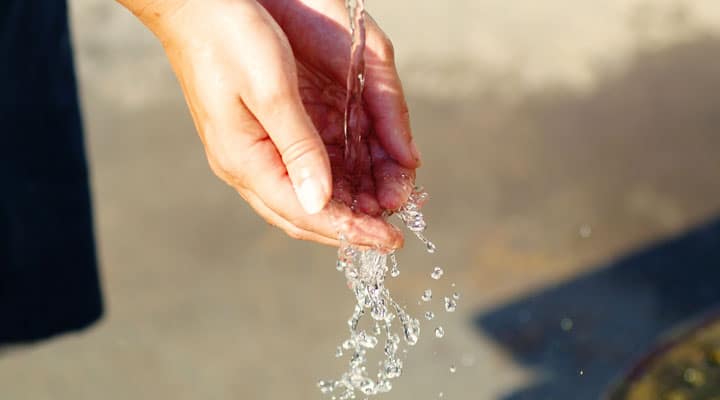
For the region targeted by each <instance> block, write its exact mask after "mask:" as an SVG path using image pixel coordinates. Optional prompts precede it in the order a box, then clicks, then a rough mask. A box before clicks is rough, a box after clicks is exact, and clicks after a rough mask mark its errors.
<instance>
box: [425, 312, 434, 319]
mask: <svg viewBox="0 0 720 400" xmlns="http://www.w3.org/2000/svg"><path fill="white" fill-rule="evenodd" d="M433 318H435V313H434V312H432V311H428V312H426V313H425V319H426V320H428V321H432V319H433Z"/></svg>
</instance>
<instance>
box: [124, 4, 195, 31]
mask: <svg viewBox="0 0 720 400" xmlns="http://www.w3.org/2000/svg"><path fill="white" fill-rule="evenodd" d="M116 1H117V2H118V3H120V4H121V5H123V6H124V7H125V8H127V9H128V10H129V11H130V12H132V13H133V14H134V15H135V16H136V17H137V18H138V19H139V20H140V22H142V23H143V25H145V26H146V27H147V28H148V29H150V31H152V32H153V33H154V34H155V35H156V36H160V33H161V32H162V30H163V29H162V27H163V26H164V25H166V22H167V21H168V20H169V19H171V18H172V17H173V15H175V14H176V13H177V12H178V11H179V10H180V9H181V8H183V7H184V6H185V5H186V4H187V3H188V2H189V0H116Z"/></svg>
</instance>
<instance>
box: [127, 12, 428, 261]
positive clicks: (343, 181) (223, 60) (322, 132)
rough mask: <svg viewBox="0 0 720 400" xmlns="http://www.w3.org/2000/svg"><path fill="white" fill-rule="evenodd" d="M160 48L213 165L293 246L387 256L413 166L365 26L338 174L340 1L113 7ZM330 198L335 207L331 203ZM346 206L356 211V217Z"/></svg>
mask: <svg viewBox="0 0 720 400" xmlns="http://www.w3.org/2000/svg"><path fill="white" fill-rule="evenodd" d="M120 3H122V4H123V5H124V6H125V7H127V8H128V9H129V10H130V11H132V12H133V13H134V14H135V15H136V16H137V17H138V18H139V19H140V20H141V21H142V22H143V23H144V24H145V25H146V26H147V27H148V28H149V29H150V30H151V31H152V32H153V33H154V34H155V35H156V36H157V37H158V39H159V40H160V41H161V43H162V44H163V46H164V48H165V51H166V53H167V56H168V58H169V60H170V63H171V65H172V67H173V70H174V71H175V74H176V76H177V78H178V81H179V82H180V85H181V86H182V89H183V92H184V94H185V99H186V101H187V104H188V108H189V109H190V112H191V114H192V117H193V120H194V122H195V126H196V128H197V131H198V134H199V136H200V138H201V140H202V142H203V144H204V146H205V152H206V155H207V158H208V162H209V164H210V167H211V168H212V170H213V171H214V172H215V174H216V175H217V176H218V177H220V179H222V180H223V181H225V182H226V183H227V184H229V185H230V186H232V187H233V188H235V189H236V190H237V191H238V193H240V195H241V196H242V197H243V198H244V199H245V200H246V201H247V202H248V203H249V204H250V206H252V207H253V208H254V209H255V211H256V212H257V213H258V214H260V215H261V216H262V217H263V218H264V219H265V220H266V221H267V222H269V223H270V224H272V225H275V226H277V227H279V228H281V229H283V230H284V231H285V232H286V233H287V234H288V235H290V236H291V237H293V238H298V239H304V240H311V241H315V242H319V243H324V244H329V245H335V246H337V245H338V244H339V242H338V233H339V232H343V234H344V235H345V238H346V239H347V240H348V241H350V242H351V243H354V244H357V245H361V246H372V247H380V248H386V249H392V248H398V247H400V246H402V242H403V237H402V234H401V233H400V232H399V230H397V229H395V228H394V227H393V226H392V225H390V224H389V223H387V222H385V221H384V219H383V218H381V217H380V215H381V213H383V212H384V211H386V210H395V209H397V208H398V207H400V206H401V205H402V203H404V201H405V200H406V199H407V197H408V195H409V194H410V191H411V190H412V187H413V181H414V178H415V169H416V168H418V167H419V165H420V156H419V153H418V151H417V148H416V147H415V145H414V144H413V141H412V136H411V131H410V124H409V117H408V109H407V105H406V103H405V98H404V95H403V92H402V86H401V84H400V79H399V77H398V74H397V70H396V68H395V63H394V55H393V48H392V45H391V43H390V41H389V40H388V39H387V37H386V36H385V35H384V33H383V32H382V31H381V30H380V28H379V27H378V26H377V24H376V23H375V22H374V21H373V20H372V19H371V18H369V19H368V21H367V49H366V56H365V57H366V76H365V92H364V95H363V102H364V109H363V110H362V111H361V113H360V116H359V118H358V119H357V121H355V126H356V127H357V128H358V129H361V130H362V132H363V138H364V140H363V142H362V143H361V144H360V146H359V147H360V152H359V153H360V154H361V157H360V162H359V163H358V164H357V167H356V168H355V169H354V170H353V171H346V169H345V162H344V150H343V147H344V133H343V115H344V108H345V96H346V90H345V85H346V74H347V70H348V67H349V48H350V30H349V26H348V25H349V23H348V21H347V20H348V17H347V10H346V9H345V5H344V1H343V0H260V1H256V0H154V1H151V0H120ZM331 199H332V200H331ZM350 205H354V206H355V210H356V211H355V212H353V211H351V208H350Z"/></svg>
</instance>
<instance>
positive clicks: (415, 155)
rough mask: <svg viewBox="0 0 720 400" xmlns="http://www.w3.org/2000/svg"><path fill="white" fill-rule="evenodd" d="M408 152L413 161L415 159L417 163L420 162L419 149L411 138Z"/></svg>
mask: <svg viewBox="0 0 720 400" xmlns="http://www.w3.org/2000/svg"><path fill="white" fill-rule="evenodd" d="M410 153H411V154H412V156H413V158H414V159H415V161H417V162H418V164H420V150H418V148H417V144H415V142H414V141H413V140H412V139H410Z"/></svg>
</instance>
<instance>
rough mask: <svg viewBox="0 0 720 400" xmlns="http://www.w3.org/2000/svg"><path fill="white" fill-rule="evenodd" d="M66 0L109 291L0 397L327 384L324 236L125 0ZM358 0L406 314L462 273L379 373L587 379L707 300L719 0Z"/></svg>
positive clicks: (468, 393) (458, 383) (417, 393)
mask: <svg viewBox="0 0 720 400" xmlns="http://www.w3.org/2000/svg"><path fill="white" fill-rule="evenodd" d="M70 5H71V9H72V25H73V31H74V37H75V52H76V57H77V59H76V61H77V67H78V74H79V79H80V86H81V93H82V102H83V111H84V119H85V125H86V128H87V137H88V148H89V155H90V162H91V168H92V172H93V182H92V185H93V192H94V201H95V211H96V226H97V231H98V240H99V247H100V257H101V264H102V277H103V284H104V290H105V296H106V300H107V313H106V315H105V317H104V319H103V320H102V322H101V323H100V324H99V325H97V326H95V327H94V328H92V329H90V330H88V331H85V332H82V333H80V334H76V335H68V336H63V337H59V338H56V339H54V340H52V341H49V342H45V343H42V344H39V345H35V346H27V347H19V348H15V349H10V351H6V352H4V353H2V354H0V395H1V396H0V397H2V398H3V399H13V400H23V399H31V400H35V399H55V400H64V399H68V400H69V399H73V400H77V399H107V400H114V399H123V400H125V399H148V398H160V399H174V400H185V399H188V400H189V399H280V398H298V399H312V398H318V399H319V398H321V395H320V394H319V392H318V390H317V388H316V386H315V384H316V382H317V380H318V379H321V378H332V377H335V376H336V375H337V374H339V373H340V372H341V371H342V368H343V362H341V361H338V360H336V359H335V358H334V352H335V347H336V346H337V344H339V342H340V341H341V340H342V339H343V338H344V336H345V334H346V322H345V321H346V319H347V318H348V317H349V315H350V312H351V310H352V305H353V297H352V295H351V293H350V292H349V291H348V290H347V289H346V287H345V283H344V279H343V277H342V275H341V274H340V273H338V272H336V271H335V268H334V263H335V255H334V250H333V249H332V248H326V247H321V246H319V245H315V244H310V243H301V242H296V241H292V240H291V239H289V238H287V237H285V236H284V234H283V233H281V232H280V231H277V230H275V229H272V228H270V227H269V226H268V225H267V224H265V223H264V222H263V221H262V220H261V219H260V218H259V217H258V216H256V215H255V214H254V213H253V212H252V211H251V210H250V209H249V207H248V206H246V205H245V204H244V203H243V202H242V201H241V199H240V198H239V197H238V196H237V195H236V193H234V191H233V190H232V189H230V188H229V187H227V186H225V185H224V184H223V183H221V182H220V181H219V180H218V179H216V178H215V177H214V176H213V175H212V173H211V172H210V170H209V168H208V166H207V163H206V161H205V158H204V154H203V151H202V148H201V145H200V141H199V140H198V139H197V137H196V135H195V132H194V127H193V125H192V121H191V120H190V117H189V115H188V112H187V110H186V108H185V105H184V102H183V99H182V94H181V92H180V89H179V88H178V86H177V84H176V82H175V79H174V77H173V75H172V73H171V71H170V69H169V66H168V63H167V61H166V60H165V56H164V54H163V52H162V49H161V48H160V46H159V44H158V43H157V42H156V40H155V38H154V37H153V36H152V35H151V34H149V33H148V32H147V31H146V30H145V29H144V28H143V27H142V26H141V25H140V24H139V23H138V22H137V21H136V20H135V19H134V17H132V16H131V15H129V14H128V13H127V12H126V11H125V10H124V9H122V8H121V7H120V6H118V5H116V4H115V3H114V2H112V1H107V0H71V1H70ZM367 7H368V9H369V11H370V13H371V14H373V16H374V17H375V18H376V19H377V20H378V21H379V23H380V25H381V26H382V27H383V28H384V29H385V30H386V32H387V33H388V34H389V36H390V37H391V38H392V39H393V41H394V43H395V47H396V52H397V59H398V64H399V68H400V71H401V76H402V77H403V81H404V84H405V87H406V92H407V96H408V100H409V102H410V108H411V116H412V121H413V128H414V134H415V136H416V138H417V141H418V143H419V145H420V148H421V150H422V151H423V156H424V165H423V167H422V169H421V171H420V172H419V178H418V180H419V182H420V183H421V184H423V185H424V186H425V188H426V189H427V190H428V191H429V193H430V194H431V200H430V202H429V203H428V205H427V208H426V210H427V211H426V216H427V220H428V222H429V225H430V228H429V230H428V233H429V236H430V237H431V238H432V239H433V240H434V241H435V243H436V244H437V245H438V247H439V251H438V252H437V253H436V254H434V255H432V256H430V255H428V254H426V253H425V252H424V251H423V250H422V248H421V245H420V244H419V243H417V242H416V241H415V240H413V239H410V240H408V244H407V246H406V248H405V249H404V250H403V251H402V252H401V253H400V254H399V260H400V266H401V271H402V274H401V276H400V278H398V279H395V280H392V281H391V288H392V290H393V293H394V297H395V298H396V300H398V301H399V302H400V303H402V304H407V305H408V309H409V310H410V311H411V313H413V314H415V315H416V316H420V315H421V313H422V312H424V310H425V309H426V308H425V307H419V306H417V304H416V303H417V300H418V299H419V297H420V295H421V294H422V291H423V290H424V289H425V288H428V287H430V288H433V289H434V290H435V291H436V299H437V297H438V295H439V296H442V295H447V294H448V293H450V291H451V288H450V286H449V283H450V282H455V283H456V284H457V289H458V290H459V291H460V292H461V293H462V298H461V300H460V302H459V308H458V312H456V313H454V314H445V313H439V312H438V314H440V316H439V318H436V320H434V321H433V322H432V323H430V322H426V321H425V322H424V323H423V325H422V326H423V337H422V338H421V342H420V344H419V345H418V346H417V347H416V348H415V349H413V351H412V352H411V353H410V355H409V358H408V361H407V363H406V365H407V367H406V370H405V375H404V377H403V378H401V379H400V380H398V381H397V384H396V385H395V389H394V391H393V392H392V393H390V394H389V395H387V396H386V398H391V399H434V398H438V396H439V395H440V392H443V395H444V398H445V399H502V400H518V399H531V400H538V399H540V400H541V399H555V400H578V399H598V398H599V397H600V396H601V395H602V393H604V392H605V391H606V389H607V387H608V385H610V384H611V383H612V382H614V381H616V379H617V378H618V377H619V376H620V375H622V374H623V373H624V372H625V371H626V370H627V369H628V368H630V367H631V365H632V364H633V362H634V361H636V360H637V359H638V358H639V357H641V356H642V355H643V354H645V353H646V352H648V351H650V350H651V349H652V348H653V346H654V344H655V343H656V342H657V340H659V338H661V337H663V336H664V335H667V333H668V332H671V331H672V330H674V329H677V327H678V326H683V325H684V324H687V323H688V322H689V321H692V320H695V319H697V318H700V317H702V316H705V315H708V313H711V312H712V311H713V309H717V307H718V306H719V305H720V157H719V156H718V154H717V153H718V151H720V2H718V1H716V0H605V1H603V2H597V1H590V0H545V1H542V2H521V1H507V0H473V1H470V0H450V1H430V0H415V1H410V0H393V1H373V0H370V1H368V4H367ZM435 265H440V266H442V267H443V268H444V269H445V272H446V273H445V277H444V278H443V280H442V281H440V282H439V283H438V282H435V281H432V280H431V279H430V278H429V273H430V271H431V270H432V267H433V266H435ZM434 307H436V308H438V309H437V310H435V311H438V310H439V307H440V304H439V301H437V300H436V301H435V304H434ZM436 324H442V325H443V326H444V327H445V331H446V335H445V337H444V338H443V339H442V340H438V339H435V338H434V337H431V336H432V335H430V334H429V332H430V331H431V330H432V329H433V328H434V326H435V325H436ZM451 364H455V365H457V367H458V370H457V372H456V373H455V374H450V373H449V371H448V369H449V366H450V365H451ZM708 398H709V397H708Z"/></svg>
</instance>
